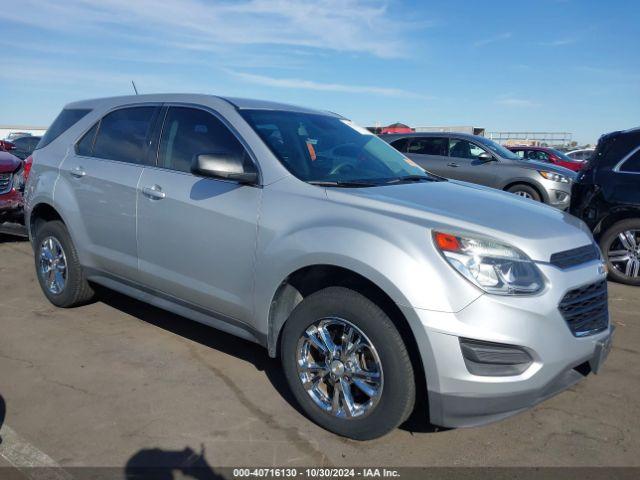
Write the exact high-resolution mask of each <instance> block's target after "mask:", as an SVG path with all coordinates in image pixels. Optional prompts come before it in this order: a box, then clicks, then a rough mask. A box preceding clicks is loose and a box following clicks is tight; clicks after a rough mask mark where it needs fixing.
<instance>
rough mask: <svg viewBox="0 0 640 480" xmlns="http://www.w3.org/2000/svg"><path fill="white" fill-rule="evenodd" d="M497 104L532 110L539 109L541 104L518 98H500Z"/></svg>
mask: <svg viewBox="0 0 640 480" xmlns="http://www.w3.org/2000/svg"><path fill="white" fill-rule="evenodd" d="M496 103H497V104H498V105H504V106H505V107H516V108H532V107H539V106H540V104H539V103H538V102H535V101H533V100H529V99H526V98H516V97H503V98H499V99H498V100H497V101H496Z"/></svg>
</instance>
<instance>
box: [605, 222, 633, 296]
mask: <svg viewBox="0 0 640 480" xmlns="http://www.w3.org/2000/svg"><path fill="white" fill-rule="evenodd" d="M623 232H627V234H630V235H631V236H632V237H633V238H632V239H633V242H631V241H630V239H627V240H626V242H625V243H623V242H622V240H621V237H620V235H621V234H623ZM629 247H632V248H629ZM600 249H601V250H602V254H603V255H604V258H605V261H606V262H607V268H608V270H609V279H611V280H614V281H616V282H619V283H625V284H627V285H636V286H640V218H631V219H628V220H622V221H620V222H617V223H614V224H613V225H612V226H611V227H609V228H608V229H607V230H606V231H605V232H604V234H603V235H602V236H601V237H600ZM612 252H618V254H613V255H612ZM624 257H626V258H627V259H628V260H627V261H625V260H621V261H615V260H614V261H612V259H616V258H617V259H622V258H624ZM629 265H630V267H629ZM627 268H630V271H629V270H627ZM628 273H630V275H629V274H628Z"/></svg>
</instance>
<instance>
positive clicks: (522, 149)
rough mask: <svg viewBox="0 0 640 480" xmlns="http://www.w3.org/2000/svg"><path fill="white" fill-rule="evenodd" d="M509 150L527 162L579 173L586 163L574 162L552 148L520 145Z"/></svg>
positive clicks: (509, 147)
mask: <svg viewBox="0 0 640 480" xmlns="http://www.w3.org/2000/svg"><path fill="white" fill-rule="evenodd" d="M506 148H508V149H509V150H511V151H512V152H513V153H515V154H516V155H517V156H518V157H520V158H523V159H525V160H535V161H538V162H544V163H552V164H554V165H558V166H560V167H564V168H568V169H569V170H573V171H574V172H577V171H578V170H580V169H581V168H582V166H583V165H584V162H582V161H581V160H580V161H579V160H574V159H572V158H569V157H568V156H567V155H565V154H564V153H562V152H561V151H560V150H556V149H555V148H551V147H528V146H519V145H514V146H512V145H509V146H508V147H506Z"/></svg>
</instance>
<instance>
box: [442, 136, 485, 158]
mask: <svg viewBox="0 0 640 480" xmlns="http://www.w3.org/2000/svg"><path fill="white" fill-rule="evenodd" d="M483 153H485V151H484V150H483V149H482V148H480V147H479V146H477V145H476V144H475V143H471V142H469V141H467V140H461V139H458V138H452V139H450V140H449V156H450V157H456V158H468V159H471V160H475V159H477V158H478V157H479V156H480V155H481V154H483Z"/></svg>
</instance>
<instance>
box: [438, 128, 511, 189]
mask: <svg viewBox="0 0 640 480" xmlns="http://www.w3.org/2000/svg"><path fill="white" fill-rule="evenodd" d="M483 153H489V154H490V155H492V156H493V157H495V155H493V154H492V152H487V151H486V150H485V149H484V148H482V147H480V146H479V145H477V144H476V143H474V142H471V141H469V140H466V139H464V138H455V137H452V138H449V157H448V161H447V162H446V166H447V174H446V175H444V176H446V177H449V178H454V179H456V180H463V181H465V182H471V183H477V184H480V185H486V186H487V187H497V186H498V181H497V179H498V173H499V169H500V165H499V162H498V161H489V162H488V161H486V160H484V159H481V158H479V157H480V155H481V154H483Z"/></svg>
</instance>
